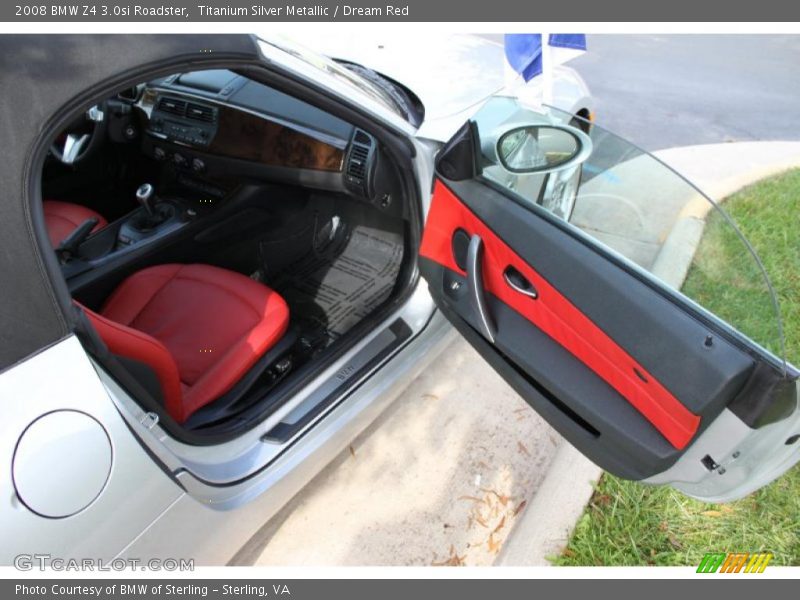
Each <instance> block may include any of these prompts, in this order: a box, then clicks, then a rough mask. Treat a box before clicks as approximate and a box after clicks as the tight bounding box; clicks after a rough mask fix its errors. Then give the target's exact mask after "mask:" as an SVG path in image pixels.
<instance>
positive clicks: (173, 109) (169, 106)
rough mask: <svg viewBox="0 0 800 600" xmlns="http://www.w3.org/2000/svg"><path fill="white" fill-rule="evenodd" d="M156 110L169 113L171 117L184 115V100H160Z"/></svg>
mask: <svg viewBox="0 0 800 600" xmlns="http://www.w3.org/2000/svg"><path fill="white" fill-rule="evenodd" d="M157 108H158V110H160V111H161V112H166V113H171V114H173V115H183V114H185V113H186V100H178V99H177V98H161V99H160V100H159V101H158V107H157Z"/></svg>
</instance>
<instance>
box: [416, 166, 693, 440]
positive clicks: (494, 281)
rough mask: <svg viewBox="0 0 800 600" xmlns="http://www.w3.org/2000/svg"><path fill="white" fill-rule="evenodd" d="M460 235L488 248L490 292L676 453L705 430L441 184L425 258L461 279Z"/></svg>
mask: <svg viewBox="0 0 800 600" xmlns="http://www.w3.org/2000/svg"><path fill="white" fill-rule="evenodd" d="M458 229H463V230H464V231H466V232H467V233H468V234H469V235H470V236H472V235H474V234H477V235H479V236H480V237H481V239H482V240H483V243H484V259H483V281H484V285H485V288H486V291H487V292H490V293H492V294H493V295H494V296H496V297H497V298H498V299H500V300H501V301H502V302H504V303H505V304H506V305H508V306H509V307H510V308H512V309H513V310H515V311H517V312H518V313H519V314H520V315H522V316H524V317H525V318H526V319H527V320H528V321H530V322H531V323H533V324H534V325H535V326H536V327H538V328H539V329H541V330H542V331H543V332H545V333H546V334H547V335H549V336H550V337H551V338H553V339H554V340H556V341H557V342H558V343H559V344H560V345H561V346H563V347H564V348H565V349H567V350H568V351H569V352H570V353H572V354H573V355H574V356H575V357H576V358H577V359H578V360H580V361H581V362H583V363H584V364H585V365H586V366H587V367H589V368H590V369H591V370H592V371H593V372H594V373H595V374H597V375H598V376H599V377H600V378H602V379H603V380H604V381H605V382H606V383H608V384H609V385H610V386H611V387H612V388H614V389H615V390H616V391H617V392H618V393H619V394H620V395H621V396H622V397H623V398H625V399H626V400H627V401H628V402H629V403H630V404H631V405H632V406H633V407H635V408H636V409H637V410H638V411H639V412H640V413H641V414H642V415H643V416H644V417H645V418H646V419H647V420H648V421H649V422H650V423H651V424H652V425H653V426H654V427H655V428H656V429H657V430H658V431H659V432H660V433H661V434H662V435H663V436H664V437H665V438H666V439H667V440H668V441H669V442H670V443H671V444H672V445H673V446H674V447H675V448H677V449H679V450H680V449H683V448H684V447H686V445H687V444H688V443H689V441H690V440H691V439H692V437H693V436H694V434H695V433H696V432H697V429H698V427H699V424H700V417H699V416H698V415H695V414H693V413H692V412H691V411H690V410H688V409H687V408H686V407H685V406H684V405H683V404H681V402H680V401H679V400H678V399H677V398H675V396H673V395H672V394H671V393H670V392H669V390H667V389H666V388H665V387H664V386H663V385H661V383H660V382H659V381H658V380H657V379H656V378H655V377H653V376H652V375H651V374H650V373H649V372H648V371H647V370H646V369H645V368H644V367H643V366H642V365H640V364H639V363H638V362H637V361H636V360H635V359H634V358H633V357H632V356H630V355H629V354H628V353H627V352H626V351H625V350H624V349H623V348H622V347H621V346H619V345H618V344H617V343H616V342H615V341H614V340H613V339H611V338H610V337H609V336H608V335H607V334H606V333H605V332H604V331H603V330H602V329H600V328H599V327H598V326H597V325H595V324H594V323H593V322H592V321H591V320H590V319H589V318H588V317H587V316H586V315H584V314H583V313H582V312H581V311H580V310H579V309H578V308H577V307H575V306H574V305H573V304H572V303H571V302H570V301H569V299H567V298H566V297H564V296H563V295H562V294H560V293H559V291H558V290H557V289H555V288H554V287H553V286H552V285H550V284H549V283H548V282H547V281H546V280H545V279H544V278H543V277H542V276H541V275H539V273H537V272H536V270H535V269H534V268H532V267H531V266H530V265H528V264H527V263H526V262H525V261H523V260H522V259H521V258H520V257H519V256H518V255H517V254H516V253H515V252H514V251H513V250H512V249H511V248H510V247H509V246H508V245H507V244H505V243H504V242H503V240H501V239H500V238H499V237H498V236H497V235H496V234H494V233H493V232H492V230H491V229H490V228H489V227H488V226H487V225H486V224H485V223H484V222H483V221H481V220H480V219H479V218H478V217H477V216H475V214H474V213H473V212H471V211H470V210H469V209H468V208H467V207H466V206H465V205H464V204H463V203H462V202H461V201H460V200H459V199H458V198H457V197H456V196H455V195H454V194H453V193H452V192H451V191H450V189H448V188H447V187H446V186H445V185H444V184H443V183H442V182H441V181H437V182H436V186H435V188H434V194H433V199H432V203H431V208H430V212H429V213H428V219H427V223H426V225H425V232H424V235H423V238H422V244H421V247H420V254H421V255H422V256H424V257H426V258H428V259H430V260H433V261H435V262H437V263H438V264H440V265H442V266H444V267H446V268H448V269H450V270H452V271H454V272H456V273H460V274H462V275H465V273H464V271H463V270H462V269H460V268H459V267H458V265H457V264H456V261H455V257H454V256H453V250H452V239H453V235H454V233H455V232H456V231H457V230H458ZM509 266H511V267H514V268H515V269H516V270H517V271H519V273H521V274H522V275H524V276H525V277H526V278H527V279H528V281H530V283H531V284H533V286H534V287H535V288H536V290H537V292H538V298H537V299H532V298H530V297H528V296H525V295H522V294H520V293H518V292H516V291H514V290H513V289H512V288H511V287H510V286H509V285H508V284H507V283H506V281H505V279H504V277H503V273H504V271H505V270H506V269H507V267H509Z"/></svg>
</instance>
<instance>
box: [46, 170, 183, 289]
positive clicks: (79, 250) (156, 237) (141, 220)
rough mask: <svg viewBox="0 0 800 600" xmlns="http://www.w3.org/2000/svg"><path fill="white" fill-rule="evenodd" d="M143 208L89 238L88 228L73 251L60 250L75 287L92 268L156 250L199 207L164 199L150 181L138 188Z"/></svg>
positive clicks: (137, 197)
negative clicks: (77, 280) (75, 283)
mask: <svg viewBox="0 0 800 600" xmlns="http://www.w3.org/2000/svg"><path fill="white" fill-rule="evenodd" d="M136 200H137V202H138V203H139V208H137V209H136V210H134V211H133V212H131V213H129V214H127V215H126V216H124V217H123V218H122V219H119V220H117V221H115V222H114V223H111V224H109V225H107V226H106V227H104V228H103V229H101V230H100V231H98V232H97V233H95V234H93V235H91V237H89V231H90V230H91V227H87V228H86V235H84V236H83V239H80V240H76V241H75V243H74V244H72V245H71V248H72V249H73V251H72V252H59V250H58V249H57V250H56V252H57V253H58V255H59V259H60V260H61V269H62V272H63V274H64V277H65V278H66V279H67V281H68V282H70V285H71V286H72V283H73V282H72V281H70V280H73V279H77V278H79V277H80V276H82V275H84V274H87V273H88V272H90V271H98V272H101V271H103V270H104V268H106V267H110V266H112V265H115V264H119V263H120V261H125V260H126V257H128V255H130V254H132V253H135V252H147V251H148V250H149V249H150V248H152V249H155V248H156V247H157V246H158V245H159V242H161V241H168V240H167V238H169V237H171V236H172V234H173V233H175V232H177V231H178V230H180V229H182V228H183V227H185V226H186V225H188V224H189V222H191V221H192V220H194V218H195V217H196V216H197V212H196V210H195V209H194V208H193V207H192V206H191V205H187V204H186V203H185V202H183V201H181V199H179V198H172V197H170V198H164V197H160V196H158V195H157V194H156V191H155V188H154V187H153V186H152V185H150V184H149V183H145V184H142V185H141V186H139V188H138V189H137V190H136Z"/></svg>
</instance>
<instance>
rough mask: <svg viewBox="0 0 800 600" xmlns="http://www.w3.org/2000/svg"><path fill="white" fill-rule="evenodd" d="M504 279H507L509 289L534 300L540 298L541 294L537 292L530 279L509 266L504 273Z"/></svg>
mask: <svg viewBox="0 0 800 600" xmlns="http://www.w3.org/2000/svg"><path fill="white" fill-rule="evenodd" d="M503 279H505V281H506V284H508V287H510V288H511V289H512V290H514V291H515V292H519V293H520V294H522V295H523V296H527V297H528V298H533V299H534V300H536V299H537V298H538V297H539V292H537V291H536V288H535V287H533V284H532V283H531V282H530V281H528V278H527V277H525V275H523V274H522V273H520V272H519V271H517V269H515V268H514V267H512V266H511V265H508V266H507V267H506V270H505V271H503Z"/></svg>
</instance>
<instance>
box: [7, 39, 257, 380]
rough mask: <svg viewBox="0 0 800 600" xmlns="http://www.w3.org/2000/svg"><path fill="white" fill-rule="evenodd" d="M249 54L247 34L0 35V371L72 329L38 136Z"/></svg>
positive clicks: (252, 47)
mask: <svg viewBox="0 0 800 600" xmlns="http://www.w3.org/2000/svg"><path fill="white" fill-rule="evenodd" d="M257 58H258V48H257V46H256V43H255V40H254V39H253V38H252V37H251V36H247V35H219V36H213V35H153V36H143V35H104V36H96V35H3V36H0V90H1V91H0V144H2V149H1V150H0V159H1V160H0V182H2V196H1V197H0V281H2V284H1V285H0V370H3V369H5V368H7V367H8V366H10V365H13V364H14V363H16V362H18V361H20V360H22V359H24V358H25V357H27V356H29V355H30V354H32V353H34V352H37V351H38V350H40V349H42V348H44V347H46V346H48V345H50V344H52V343H54V342H56V341H58V340H60V339H62V338H64V337H65V336H67V335H68V334H69V333H70V331H71V329H72V321H73V318H74V316H73V314H74V313H73V311H72V310H71V306H70V302H69V294H68V292H67V290H66V285H65V283H64V281H63V279H62V277H61V274H60V270H59V266H58V264H57V262H56V260H55V256H54V255H53V253H52V252H50V251H49V244H48V242H47V235H46V233H45V229H44V218H43V215H42V209H41V202H40V199H41V198H40V184H41V181H40V178H41V165H42V162H43V160H44V155H45V152H46V143H45V142H47V141H49V140H50V139H52V138H53V137H54V135H55V134H56V133H58V131H60V130H61V129H62V128H63V127H64V126H65V124H66V123H67V117H69V116H70V115H74V113H75V111H76V110H79V109H86V108H88V107H89V106H90V105H91V104H93V103H94V102H96V101H97V100H98V99H101V98H103V97H105V96H108V95H109V94H110V93H112V92H114V91H116V90H118V89H121V88H122V87H124V86H126V85H132V84H134V83H138V82H139V81H141V80H142V79H143V78H146V77H149V76H152V75H153V74H154V71H159V72H161V73H162V74H165V73H167V72H179V71H181V70H186V69H187V68H212V67H213V66H215V64H218V63H220V62H221V61H229V62H230V61H236V62H244V63H247V62H254V61H255V60H257ZM143 75H144V77H143ZM40 245H41V248H43V249H44V250H45V251H41V250H40Z"/></svg>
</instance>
